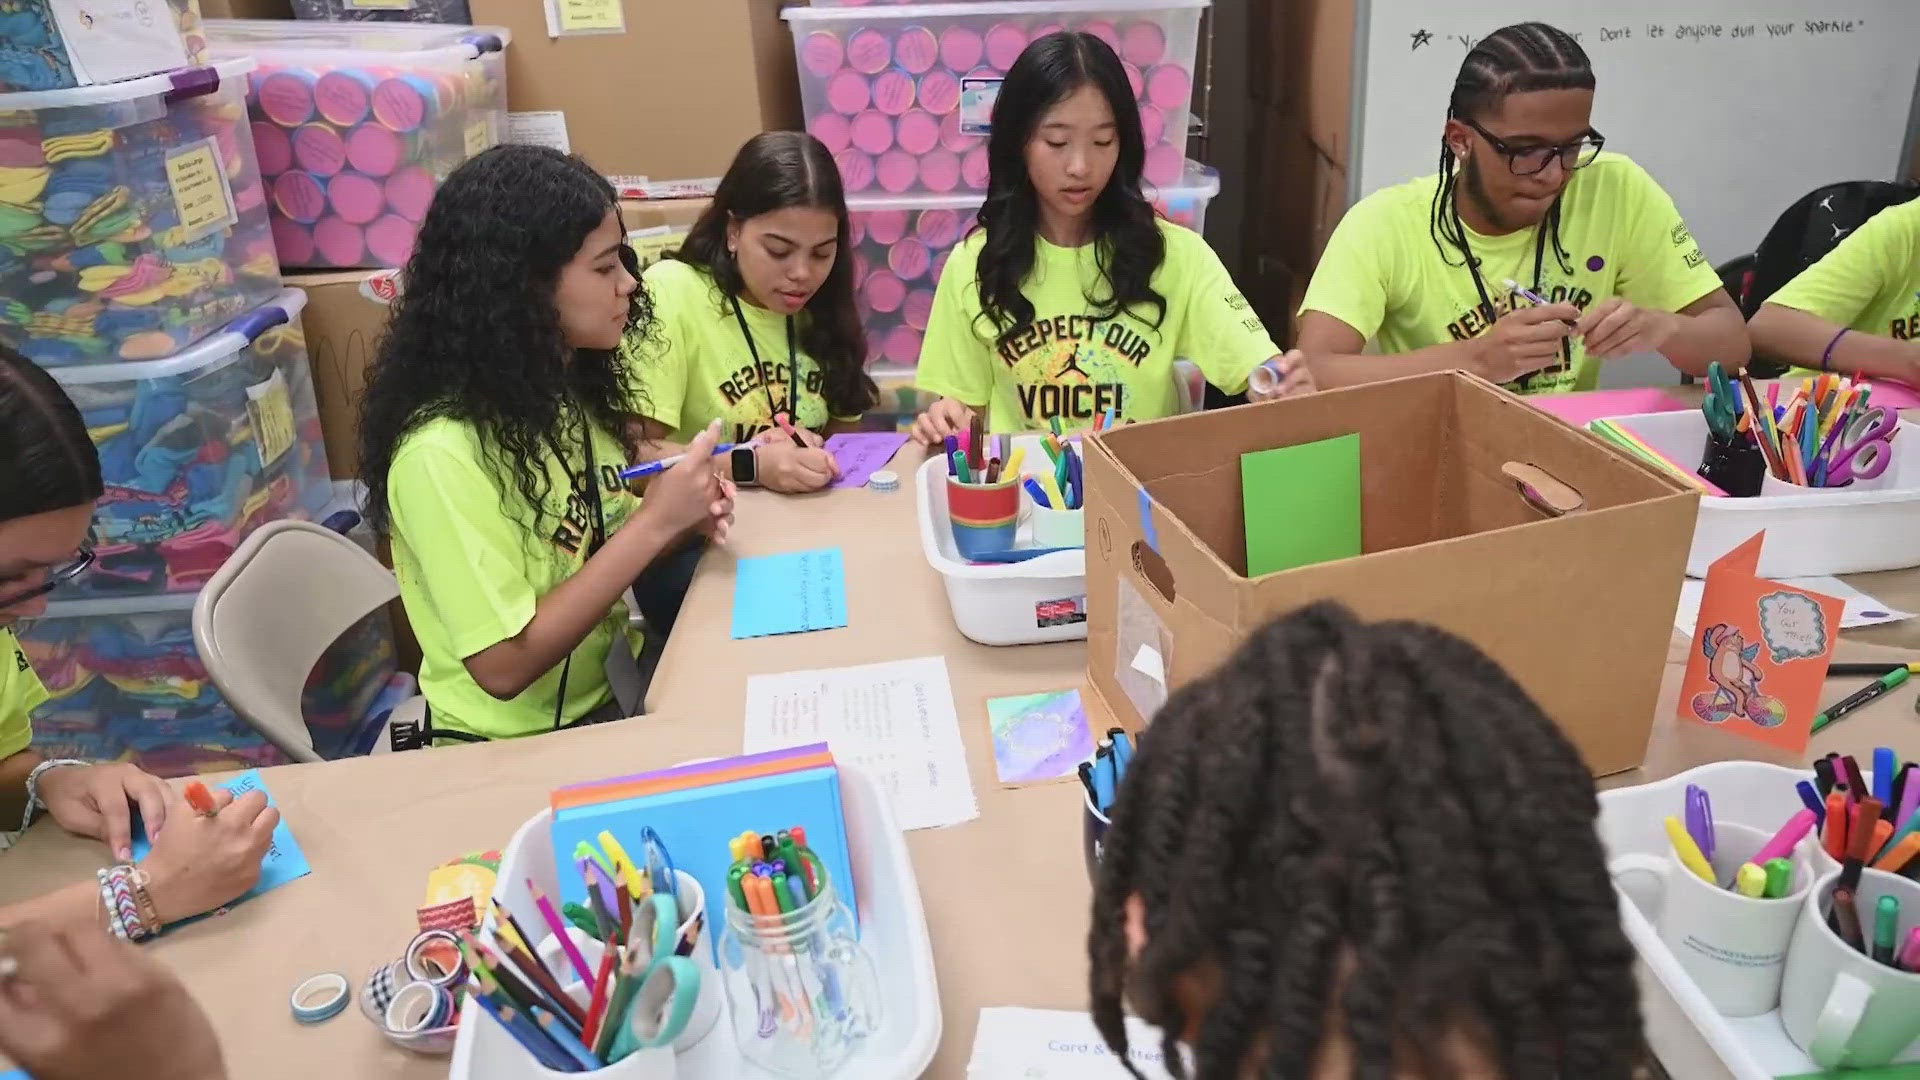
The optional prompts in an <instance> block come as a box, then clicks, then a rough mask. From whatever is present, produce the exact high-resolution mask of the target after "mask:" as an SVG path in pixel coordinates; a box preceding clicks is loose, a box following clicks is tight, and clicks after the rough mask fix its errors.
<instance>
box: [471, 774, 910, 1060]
mask: <svg viewBox="0 0 1920 1080" xmlns="http://www.w3.org/2000/svg"><path fill="white" fill-rule="evenodd" d="M836 767H837V768H838V769H839V771H840V802H841V805H842V807H843V808H844V809H845V812H846V819H847V855H848V857H849V858H850V859H851V860H852V863H853V881H854V888H855V891H856V892H857V894H858V895H859V897H860V943H861V944H862V945H863V946H865V948H866V950H867V952H868V955H870V956H871V957H872V958H873V962H874V968H875V970H876V971H877V972H878V974H879V979H880V998H881V1002H882V1013H881V1025H880V1030H879V1031H877V1032H875V1033H874V1034H873V1035H871V1036H869V1037H868V1038H867V1039H866V1040H865V1041H864V1043H863V1045H862V1046H861V1047H860V1049H859V1050H857V1051H855V1052H854V1055H853V1057H852V1058H851V1059H850V1060H848V1061H847V1063H846V1064H844V1065H842V1066H841V1067H840V1068H839V1069H837V1070H835V1072H834V1076H835V1078H836V1080H909V1078H912V1077H917V1076H919V1075H920V1074H921V1072H923V1071H924V1070H925V1069H926V1067H927V1065H928V1064H929V1063H931V1062H932V1061H933V1055H934V1051H935V1050H936V1049H938V1048H939V1045H940V991H939V987H938V985H937V984H936V982H935V978H934V970H933V943H932V941H931V940H929V939H928V937H927V916H926V912H925V910H924V909H923V908H922V907H921V906H920V885H919V883H918V882H917V881H916V880H915V878H914V876H913V862H912V860H911V859H910V858H909V857H908V855H907V842H906V838H905V836H904V835H903V834H902V833H901V832H900V823H899V822H898V821H897V820H895V818H894V816H893V809H892V808H891V807H890V806H889V805H888V804H887V800H886V798H885V797H884V796H883V795H882V794H881V792H880V789H879V788H878V787H877V786H875V784H874V782H873V780H872V779H871V778H869V777H868V776H867V775H866V774H864V773H862V772H860V771H859V770H858V769H856V768H854V767H853V766H851V765H848V764H846V763H844V762H840V763H837V765H836ZM552 822H553V811H552V810H551V809H548V810H542V811H540V813H538V814H536V815H534V816H533V818H531V819H530V820H528V821H527V823H526V824H524V825H522V826H520V829H519V831H518V832H515V833H514V834H513V842H512V843H510V844H508V845H507V849H506V852H505V853H504V854H503V855H502V857H501V860H500V882H501V892H502V895H501V896H500V902H501V904H502V905H503V906H504V907H506V909H507V910H508V911H510V912H512V914H513V916H514V918H516V919H519V920H520V921H521V925H523V926H528V925H535V924H538V923H539V921H540V917H539V914H538V909H536V908H535V907H534V906H533V901H532V898H531V896H530V895H529V894H528V893H527V889H526V884H525V879H526V878H528V877H531V878H533V879H534V880H535V881H537V882H539V884H540V887H541V889H542V890H543V891H545V892H547V893H549V894H552V895H555V896H558V895H559V893H560V886H559V881H558V878H557V876H556V873H557V872H556V870H555V869H554V860H553V845H552V843H551V841H550V839H549V836H550V827H551V825H552ZM700 884H701V886H702V887H703V888H708V889H712V888H716V887H723V886H722V885H721V883H718V882H707V881H703V882H701V883H700ZM529 920H531V921H529ZM718 937H719V931H718V928H715V927H709V928H708V936H707V941H706V942H705V943H703V944H702V945H701V946H700V947H701V948H708V947H710V946H711V945H712V944H713V943H714V942H715V941H717V940H718ZM723 1008H724V1002H723ZM678 1065H679V1069H678V1072H679V1078H678V1080H709V1078H710V1080H743V1078H744V1080H754V1078H773V1077H774V1075H775V1074H773V1073H770V1072H767V1071H766V1070H764V1069H761V1068H759V1067H758V1066H755V1065H751V1064H749V1063H747V1062H746V1061H744V1060H742V1059H741V1057H740V1053H739V1051H738V1050H737V1049H735V1047H734V1042H733V1027H732V1025H731V1023H730V1022H729V1021H728V1019H727V1018H726V1016H725V1015H724V1014H723V1015H722V1016H721V1018H720V1022H719V1023H717V1024H715V1025H714V1026H713V1030H712V1032H710V1033H709V1034H708V1035H707V1037H706V1038H704V1039H702V1040H701V1041H700V1042H699V1043H698V1044H696V1045H695V1046H693V1047H692V1048H690V1049H688V1050H687V1051H685V1052H683V1053H681V1054H680V1055H679V1061H678ZM447 1075H448V1077H449V1078H450V1080H528V1078H530V1077H536V1076H539V1075H540V1072H539V1071H538V1067H537V1066H536V1065H535V1064H534V1062H533V1060H532V1058H530V1057H529V1056H528V1055H527V1053H526V1051H525V1050H523V1049H521V1048H520V1046H519V1044H517V1043H515V1042H514V1041H513V1037H512V1036H510V1035H508V1034H507V1033H506V1032H505V1031H502V1030H501V1029H500V1025H498V1024H496V1023H494V1022H493V1021H492V1020H489V1019H487V1018H486V1017H483V1016H481V1015H480V1012H479V1006H477V1005H475V1004H474V1003H473V1002H472V1001H470V1000H469V1001H468V1002H467V1004H466V1006H465V1008H464V1009H463V1010H462V1011H461V1013H460V1034H459V1036H458V1038H457V1039H456V1040H455V1041H454V1045H453V1063H452V1067H451V1068H450V1069H449V1070H448V1073H447ZM588 1075H591V1074H588Z"/></svg>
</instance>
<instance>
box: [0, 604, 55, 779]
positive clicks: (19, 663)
mask: <svg viewBox="0 0 1920 1080" xmlns="http://www.w3.org/2000/svg"><path fill="white" fill-rule="evenodd" d="M46 700H47V688H46V687H45V686H43V685H41V683H40V676H38V675H36V674H34V673H33V665H32V664H29V663H27V654H26V653H25V652H24V651H22V650H21V648H20V639H18V638H16V637H14V636H13V631H12V630H10V629H0V758H9V757H12V756H13V755H15V754H17V753H19V752H20V751H22V750H25V749H26V748H27V747H28V746H31V745H32V744H33V726H32V723H31V717H32V715H33V710H35V709H37V708H39V707H40V705H41V703H42V702H45V701H46Z"/></svg>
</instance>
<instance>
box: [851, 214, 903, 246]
mask: <svg viewBox="0 0 1920 1080" xmlns="http://www.w3.org/2000/svg"><path fill="white" fill-rule="evenodd" d="M860 216H861V218H862V219H864V220H865V221H866V223H867V236H869V237H870V238H872V240H873V242H874V243H876V244H885V245H888V246H891V245H893V244H897V243H899V242H900V241H901V240H902V239H903V238H905V236H906V235H907V212H906V211H905V210H869V211H867V212H866V213H864V214H862V215H860Z"/></svg>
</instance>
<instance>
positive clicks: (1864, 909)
mask: <svg viewBox="0 0 1920 1080" xmlns="http://www.w3.org/2000/svg"><path fill="white" fill-rule="evenodd" d="M1839 880H1840V875H1839V873H1837V872H1836V873H1833V874H1828V875H1826V876H1825V877H1822V878H1821V879H1820V883H1819V886H1818V887H1817V888H1816V889H1814V891H1813V893H1812V894H1811V895H1809V896H1808V897H1807V898H1806V900H1805V901H1804V902H1803V903H1802V904H1801V905H1800V918H1799V922H1798V925H1796V926H1795V928H1794V931H1793V947H1792V951H1791V953H1790V954H1789V955H1788V957H1787V970H1786V983H1785V985H1784V986H1783V987H1782V989H1781V993H1780V1022H1781V1023H1782V1024H1783V1025H1784V1026H1785V1027H1786V1029H1787V1037H1788V1038H1790V1039H1792V1040H1793V1041H1794V1043H1795V1044H1796V1045H1798V1046H1799V1047H1800V1049H1802V1050H1805V1051H1806V1052H1807V1056H1808V1057H1810V1058H1812V1059H1813V1061H1814V1064H1816V1065H1819V1066H1820V1067H1821V1068H1823V1069H1832V1068H1863V1067H1869V1066H1876V1065H1885V1064H1887V1063H1888V1062H1891V1061H1892V1060H1893V1059H1894V1058H1896V1057H1898V1056H1899V1055H1900V1053H1901V1051H1903V1050H1905V1049H1906V1048H1907V1047H1908V1046H1910V1045H1912V1043H1913V1041H1914V1040H1915V1039H1920V974H1915V973H1913V972H1908V971H1900V970H1898V969H1896V968H1893V967H1891V966H1889V965H1887V964H1883V963H1880V962H1879V961H1878V960H1875V959H1873V958H1872V957H1870V956H1868V955H1867V954H1866V953H1863V952H1861V951H1860V950H1858V949H1855V948H1854V947H1853V946H1851V945H1848V944H1847V943H1846V942H1845V941H1842V940H1841V938H1840V935H1839V934H1837V933H1835V932H1834V931H1833V929H1832V928H1831V927H1829V926H1828V925H1827V912H1828V911H1829V910H1831V908H1832V898H1833V887H1834V884H1835V883H1836V882H1838V881H1839ZM1882 896H1892V897H1895V898H1896V899H1898V900H1899V901H1900V930H1899V933H1898V934H1896V935H1895V936H1894V941H1895V943H1896V948H1897V947H1898V945H1899V944H1900V943H1903V942H1905V941H1906V939H1907V935H1908V934H1909V933H1911V932H1912V930H1913V927H1914V926H1916V925H1920V882H1914V881H1910V880H1908V879H1906V878H1903V877H1901V876H1899V875H1898V874H1889V873H1887V872H1886V871H1884V870H1867V871H1864V872H1862V873H1861V875H1860V887H1859V888H1858V889H1857V890H1855V893H1854V906H1855V907H1856V908H1857V909H1858V910H1859V912H1860V928H1861V930H1862V931H1863V932H1864V933H1865V934H1866V936H1867V945H1868V947H1869V948H1871V947H1872V944H1873V929H1874V925H1873V924H1874V910H1875V907H1876V906H1877V905H1878V904H1879V903H1880V898H1881V897H1882Z"/></svg>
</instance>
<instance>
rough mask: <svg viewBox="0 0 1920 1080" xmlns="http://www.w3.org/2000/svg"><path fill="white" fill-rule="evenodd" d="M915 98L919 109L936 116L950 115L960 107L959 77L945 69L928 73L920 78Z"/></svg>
mask: <svg viewBox="0 0 1920 1080" xmlns="http://www.w3.org/2000/svg"><path fill="white" fill-rule="evenodd" d="M915 96H916V97H918V98H919V99H920V107H921V108H923V109H925V110H927V111H928V112H930V113H933V114H935V115H936V116H937V115H940V114H942V113H950V112H952V111H953V110H955V109H957V108H959V107H960V77H959V76H957V75H955V74H954V73H953V72H951V71H948V70H946V69H945V68H938V69H935V70H933V71H929V72H927V73H926V74H925V75H922V76H920V85H919V87H918V88H917V93H916V95H915Z"/></svg>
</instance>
